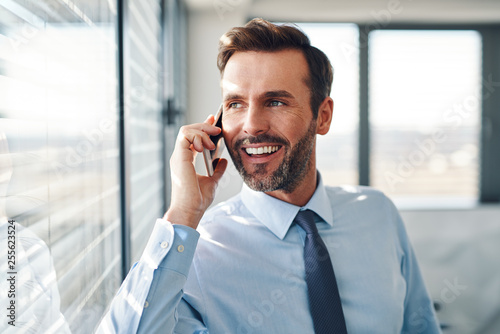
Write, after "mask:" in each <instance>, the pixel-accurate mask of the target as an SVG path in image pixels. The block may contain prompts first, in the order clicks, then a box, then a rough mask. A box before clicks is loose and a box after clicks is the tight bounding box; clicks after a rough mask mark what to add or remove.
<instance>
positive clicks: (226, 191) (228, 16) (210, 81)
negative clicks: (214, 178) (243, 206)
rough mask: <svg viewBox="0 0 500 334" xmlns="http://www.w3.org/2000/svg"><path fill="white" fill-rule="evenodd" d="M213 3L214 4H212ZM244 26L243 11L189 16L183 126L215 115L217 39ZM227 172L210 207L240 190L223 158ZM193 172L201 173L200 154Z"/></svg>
mask: <svg viewBox="0 0 500 334" xmlns="http://www.w3.org/2000/svg"><path fill="white" fill-rule="evenodd" d="M214 3H215V2H214ZM245 23H246V15H245V13H244V8H243V7H238V8H234V7H222V8H221V7H217V8H215V7H214V8H212V9H209V10H203V11H194V12H191V13H190V15H189V17H188V36H189V40H188V54H189V59H188V89H189V92H188V112H187V117H186V119H187V122H188V123H195V122H203V121H204V120H205V119H206V118H207V116H208V115H209V114H215V112H216V111H217V108H218V107H219V105H220V103H221V90H220V82H219V79H220V75H219V70H218V69H217V50H218V45H219V38H220V37H221V36H222V35H223V34H224V33H225V32H226V31H227V30H229V29H230V28H232V27H234V26H241V25H244V24H245ZM223 157H224V158H226V159H228V161H229V162H230V163H229V166H228V170H227V171H226V173H225V174H224V177H223V178H222V180H221V181H220V182H219V187H218V189H217V194H216V198H215V200H214V204H215V203H218V202H220V201H222V200H225V199H228V198H229V197H231V196H233V195H234V194H236V193H238V191H239V190H240V189H241V185H242V181H241V178H240V177H239V175H238V173H237V172H236V170H235V169H234V166H233V164H232V162H231V159H230V158H229V155H228V154H227V151H225V152H224V154H223ZM196 168H197V170H198V172H199V173H206V172H205V171H204V164H203V160H202V158H201V154H199V155H198V158H197V164H196Z"/></svg>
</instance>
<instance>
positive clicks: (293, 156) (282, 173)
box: [228, 120, 316, 193]
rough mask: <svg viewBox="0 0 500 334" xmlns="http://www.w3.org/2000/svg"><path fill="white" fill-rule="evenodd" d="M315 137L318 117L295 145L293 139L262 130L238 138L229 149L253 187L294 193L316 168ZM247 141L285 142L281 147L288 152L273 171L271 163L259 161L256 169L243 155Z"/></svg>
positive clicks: (239, 169)
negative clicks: (313, 157)
mask: <svg viewBox="0 0 500 334" xmlns="http://www.w3.org/2000/svg"><path fill="white" fill-rule="evenodd" d="M315 139H316V121H315V120H313V121H311V124H310V126H309V128H308V130H307V133H306V134H305V135H304V136H303V137H302V138H300V140H299V141H298V142H297V144H296V145H295V146H293V147H290V143H289V141H288V140H286V139H285V138H282V137H277V136H272V135H268V134H262V135H258V136H255V137H246V138H241V139H238V140H237V141H236V143H235V144H234V145H233V147H229V145H228V152H229V155H230V156H231V159H232V160H233V163H234V165H235V167H236V169H237V170H238V172H239V173H240V175H241V177H242V178H243V181H244V182H245V183H246V185H247V186H248V187H249V188H250V189H253V190H255V191H263V192H270V191H275V190H282V191H284V192H286V193H291V192H293V191H294V190H295V189H296V188H297V186H298V185H299V184H300V183H301V182H302V181H303V180H304V178H305V176H306V174H307V172H308V171H309V170H310V168H312V165H311V155H312V153H313V150H314V143H315ZM244 141H245V142H246V143H250V144H258V143H264V142H273V143H277V144H281V145H282V147H281V149H283V150H285V153H284V157H283V160H282V161H281V163H280V164H279V166H278V168H276V170H274V171H269V170H268V163H262V164H258V165H256V166H255V168H254V170H253V171H252V172H251V171H248V170H247V169H246V168H245V166H243V161H242V159H241V154H246V153H242V150H241V146H242V145H243V142H244Z"/></svg>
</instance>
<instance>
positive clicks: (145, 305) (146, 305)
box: [144, 300, 149, 308]
mask: <svg viewBox="0 0 500 334" xmlns="http://www.w3.org/2000/svg"><path fill="white" fill-rule="evenodd" d="M148 306H149V303H148V301H147V300H146V301H145V302H144V308H148Z"/></svg>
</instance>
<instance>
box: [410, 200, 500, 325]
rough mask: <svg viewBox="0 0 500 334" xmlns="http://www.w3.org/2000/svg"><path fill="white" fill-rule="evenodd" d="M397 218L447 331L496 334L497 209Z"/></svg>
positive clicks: (499, 298) (499, 313) (499, 297)
mask: <svg viewBox="0 0 500 334" xmlns="http://www.w3.org/2000/svg"><path fill="white" fill-rule="evenodd" d="M401 215H402V217H403V220H404V221H405V223H406V227H407V232H408V235H409V237H410V239H411V241H412V244H413V247H414V249H415V253H416V255H417V258H418V261H419V263H420V266H421V269H422V273H423V275H424V278H425V280H426V283H427V288H428V289H429V292H430V294H431V296H432V297H433V299H434V300H435V301H438V302H439V303H440V304H441V305H442V309H441V310H440V311H439V313H438V314H439V318H440V320H442V321H443V322H445V323H448V324H449V325H450V326H452V328H451V329H450V331H449V332H450V333H484V334H486V333H500V255H499V254H500V205H483V206H479V207H477V208H474V209H464V210H412V211H401ZM445 333H446V332H445Z"/></svg>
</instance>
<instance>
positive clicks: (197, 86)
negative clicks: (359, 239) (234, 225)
mask: <svg viewBox="0 0 500 334" xmlns="http://www.w3.org/2000/svg"><path fill="white" fill-rule="evenodd" d="M254 17H262V18H265V19H268V20H271V21H273V22H278V23H286V22H294V23H296V24H297V25H298V26H299V27H300V28H301V29H303V30H304V31H305V32H306V34H308V36H309V37H310V39H311V41H312V44H313V45H315V46H317V47H319V48H320V49H322V50H323V51H324V52H325V53H326V54H327V55H328V56H329V58H330V60H331V62H332V65H333V67H334V82H333V87H332V97H333V99H334V101H335V108H334V118H333V125H332V128H331V130H330V133H329V134H328V135H325V136H322V137H320V138H318V149H317V152H318V165H319V170H320V171H321V173H322V177H323V179H324V181H325V183H326V184H328V185H333V186H335V185H345V184H354V185H356V184H362V185H370V186H373V187H376V188H378V189H380V190H382V191H384V192H385V193H386V194H387V195H388V196H390V197H391V199H393V201H394V202H395V203H396V205H397V206H398V208H399V209H400V211H401V214H402V216H403V219H404V220H405V223H406V226H407V230H408V234H409V236H410V239H411V240H412V242H413V245H414V248H415V251H416V253H417V257H418V259H419V262H420V266H421V268H422V271H423V274H424V278H425V280H426V283H427V286H428V289H429V291H430V293H431V296H432V298H433V300H434V301H435V307H436V309H437V314H438V317H439V319H440V322H441V325H442V328H443V333H445V334H446V333H478V334H479V333H481V334H490V333H491V334H492V333H500V257H499V256H498V254H500V242H499V240H500V205H499V202H500V61H499V59H500V2H499V1H497V0H481V1H477V0H355V1H353V0H350V1H348V0H329V1H328V0H309V1H299V0H184V1H183V0H141V1H139V0H123V1H118V0H80V1H77V0H1V1H0V159H1V160H0V168H1V170H0V218H1V224H2V235H1V236H0V237H1V239H2V241H1V242H2V245H1V247H3V248H0V249H1V250H2V254H6V248H5V247H6V234H7V232H5V233H4V230H5V231H6V227H5V226H6V225H7V220H8V219H14V220H15V221H16V222H17V224H18V225H19V229H20V231H25V232H19V234H18V247H19V248H20V249H21V250H22V252H21V251H19V252H18V254H19V257H18V262H19V266H21V267H22V268H24V269H23V270H24V272H29V273H30V274H29V275H28V274H26V275H25V276H23V275H21V274H20V278H19V282H18V284H19V286H24V287H26V289H25V290H21V289H20V291H21V292H22V291H27V292H26V293H24V292H23V293H21V294H20V296H19V298H20V301H19V303H21V304H22V305H28V304H30V303H32V302H33V301H37V302H38V303H40V305H43V303H45V302H46V301H47V300H52V302H51V303H50V307H48V308H46V309H47V310H49V311H50V313H51V314H52V316H46V315H45V316H44V315H40V316H39V319H40V320H39V321H40V322H44V321H45V322H46V324H45V325H46V327H44V328H45V331H44V332H45V333H60V332H68V331H71V332H72V333H90V332H92V331H93V330H94V328H95V327H96V325H97V324H98V322H99V320H100V318H101V316H102V315H103V313H104V312H105V310H106V308H107V307H108V305H109V303H110V301H111V299H112V298H113V295H114V294H115V293H116V291H117V289H118V287H119V285H120V282H121V280H122V279H123V277H124V276H125V275H126V273H127V272H128V270H129V268H130V267H131V265H132V264H133V263H134V262H135V261H137V260H138V259H139V256H140V254H141V252H142V249H143V247H144V246H145V243H146V241H147V239H148V236H149V234H150V233H151V230H152V228H153V225H154V222H155V220H156V218H158V217H161V216H163V213H164V212H165V210H166V208H167V207H168V204H169V196H170V195H169V193H170V190H169V189H170V188H169V187H170V185H169V183H170V180H169V176H168V175H169V170H168V168H169V167H168V159H169V156H170V154H171V152H172V149H173V145H174V141H175V137H176V134H177V131H178V128H179V127H180V126H181V125H182V124H185V123H191V122H200V121H203V120H204V119H205V118H206V116H207V115H208V114H210V113H215V111H216V110H217V107H218V106H219V104H220V98H221V92H220V86H219V73H218V70H217V67H216V55H217V46H218V40H219V38H220V36H221V35H222V34H224V33H225V32H226V31H227V30H228V29H229V28H231V27H233V26H240V25H244V24H245V23H246V22H247V21H248V20H250V19H252V18H254ZM226 154H227V153H226ZM226 157H227V156H226ZM202 165H203V163H202V162H201V161H198V164H197V167H199V168H200V173H204V171H203V166H202ZM240 187H241V180H240V178H239V176H238V175H237V172H236V171H235V169H234V168H233V167H232V166H230V168H229V170H228V171H227V172H226V174H225V176H224V177H223V179H222V180H221V183H220V187H219V189H218V192H217V196H216V202H219V201H222V200H224V199H227V198H229V197H230V196H232V195H234V194H236V193H237V192H238V191H239V189H240ZM0 264H1V268H2V275H6V272H7V269H6V266H7V264H6V263H5V259H4V257H3V255H2V260H1V261H0ZM36 266H38V267H43V268H50V270H46V271H47V272H42V271H41V270H39V269H37V268H36ZM21 267H20V268H21ZM4 269H5V270H4ZM2 277H3V276H2ZM2 281H5V279H3V278H2ZM2 288H3V286H2ZM1 298H2V303H3V300H4V295H2V297H1ZM58 298H59V299H58ZM58 300H60V302H59V303H54V302H53V301H58ZM6 302H8V301H6ZM23 303H24V304H23ZM6 305H7V304H6ZM2 307H3V306H2ZM41 308H42V309H43V307H41ZM18 312H22V309H19V311H18ZM33 312H35V311H33ZM37 312H39V311H37ZM35 313H36V312H35ZM54 314H56V315H58V314H62V315H63V316H62V317H59V316H54ZM20 317H21V322H20V325H23V326H24V328H25V330H26V332H29V330H30V326H39V325H36V324H35V325H33V324H30V323H29V321H24V320H23V316H22V315H20ZM26 318H28V315H26ZM23 321H24V322H23ZM3 325H4V324H2V325H1V326H3ZM2 328H4V327H0V329H2ZM33 328H36V327H31V329H33ZM18 329H19V328H18Z"/></svg>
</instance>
